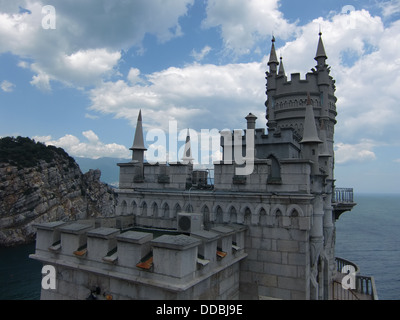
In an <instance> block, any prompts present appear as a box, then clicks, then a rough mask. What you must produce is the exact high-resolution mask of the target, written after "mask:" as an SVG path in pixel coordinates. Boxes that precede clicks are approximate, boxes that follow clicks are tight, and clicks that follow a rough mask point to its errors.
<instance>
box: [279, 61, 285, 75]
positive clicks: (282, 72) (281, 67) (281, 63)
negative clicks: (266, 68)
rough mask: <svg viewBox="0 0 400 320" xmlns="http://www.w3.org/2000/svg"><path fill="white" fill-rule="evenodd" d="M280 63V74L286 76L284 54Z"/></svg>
mask: <svg viewBox="0 0 400 320" xmlns="http://www.w3.org/2000/svg"><path fill="white" fill-rule="evenodd" d="M280 61H281V62H280V64H279V71H278V75H280V76H284V75H285V68H284V66H283V61H282V56H281V57H280Z"/></svg>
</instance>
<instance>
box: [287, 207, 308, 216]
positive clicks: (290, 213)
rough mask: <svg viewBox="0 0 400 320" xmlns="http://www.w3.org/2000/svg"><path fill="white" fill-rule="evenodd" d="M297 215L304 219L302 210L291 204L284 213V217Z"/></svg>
mask: <svg viewBox="0 0 400 320" xmlns="http://www.w3.org/2000/svg"><path fill="white" fill-rule="evenodd" d="M296 214H297V216H299V217H304V212H303V209H301V207H300V206H299V205H297V204H291V205H290V206H289V207H288V208H287V211H286V215H287V216H288V217H295V216H296Z"/></svg>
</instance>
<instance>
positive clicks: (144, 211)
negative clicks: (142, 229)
mask: <svg viewBox="0 0 400 320" xmlns="http://www.w3.org/2000/svg"><path fill="white" fill-rule="evenodd" d="M140 207H141V208H142V214H141V215H142V216H147V203H146V201H143V202H142V203H141V205H140Z"/></svg>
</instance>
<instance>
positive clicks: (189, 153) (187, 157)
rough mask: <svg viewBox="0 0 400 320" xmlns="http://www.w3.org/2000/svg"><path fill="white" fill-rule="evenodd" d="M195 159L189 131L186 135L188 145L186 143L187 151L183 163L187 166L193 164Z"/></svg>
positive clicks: (184, 153)
mask: <svg viewBox="0 0 400 320" xmlns="http://www.w3.org/2000/svg"><path fill="white" fill-rule="evenodd" d="M193 160H194V158H193V157H192V146H191V143H190V133H189V129H187V134H186V143H185V151H184V152H183V157H182V161H183V163H185V164H188V163H192V162H193Z"/></svg>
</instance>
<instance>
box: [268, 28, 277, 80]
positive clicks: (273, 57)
mask: <svg viewBox="0 0 400 320" xmlns="http://www.w3.org/2000/svg"><path fill="white" fill-rule="evenodd" d="M271 41H272V46H271V52H270V55H269V61H268V66H269V69H270V72H276V67H277V66H278V65H279V61H278V58H277V56H276V50H275V37H274V36H272V40H271Z"/></svg>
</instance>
